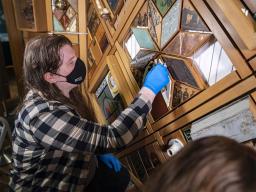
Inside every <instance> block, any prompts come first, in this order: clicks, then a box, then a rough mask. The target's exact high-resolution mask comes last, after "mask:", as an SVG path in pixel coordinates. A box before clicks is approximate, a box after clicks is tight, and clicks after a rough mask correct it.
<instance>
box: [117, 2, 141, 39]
mask: <svg viewBox="0 0 256 192" xmlns="http://www.w3.org/2000/svg"><path fill="white" fill-rule="evenodd" d="M144 2H145V0H138V3H137V4H136V6H135V7H134V10H133V11H132V13H131V15H130V17H129V19H128V20H126V24H125V26H124V27H123V29H122V31H121V32H120V34H119V36H118V37H117V38H116V39H117V41H118V42H123V40H124V38H125V35H127V32H128V31H129V29H130V26H131V24H132V22H133V20H134V19H135V17H136V16H137V14H138V13H139V11H140V10H141V8H142V6H143V5H144Z"/></svg>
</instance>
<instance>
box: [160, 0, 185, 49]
mask: <svg viewBox="0 0 256 192" xmlns="http://www.w3.org/2000/svg"><path fill="white" fill-rule="evenodd" d="M180 13H181V0H177V1H176V2H175V3H174V5H173V6H172V8H171V9H170V10H169V11H168V13H167V14H166V15H165V17H164V18H163V22H162V35H161V48H163V47H164V46H165V45H166V43H167V42H168V41H169V40H170V39H171V38H172V37H173V36H174V35H175V33H177V31H178V30H179V23H180V16H181V14H180Z"/></svg>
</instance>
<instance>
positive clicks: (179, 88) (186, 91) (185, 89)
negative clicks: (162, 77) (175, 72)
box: [172, 81, 200, 108]
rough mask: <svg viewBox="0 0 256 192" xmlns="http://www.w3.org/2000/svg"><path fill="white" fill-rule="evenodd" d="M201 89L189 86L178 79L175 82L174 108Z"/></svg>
mask: <svg viewBox="0 0 256 192" xmlns="http://www.w3.org/2000/svg"><path fill="white" fill-rule="evenodd" d="M199 91H200V89H198V88H195V87H192V86H189V85H187V84H184V83H182V82H178V81H176V82H174V86H173V97H172V108H175V107H177V106H178V105H180V104H181V103H183V102H184V101H186V100H188V99H189V98H191V97H192V96H193V95H195V94H196V93H198V92H199Z"/></svg>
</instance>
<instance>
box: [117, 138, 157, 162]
mask: <svg viewBox="0 0 256 192" xmlns="http://www.w3.org/2000/svg"><path fill="white" fill-rule="evenodd" d="M153 142H156V138H155V136H154V135H150V136H148V137H147V138H145V139H143V140H142V141H139V142H138V143H135V144H134V145H129V146H127V148H125V149H124V150H122V151H120V152H119V153H117V156H118V157H120V158H122V157H123V156H126V155H128V154H129V153H132V152H133V151H136V150H138V149H140V148H141V147H143V146H146V145H149V144H151V143H153Z"/></svg>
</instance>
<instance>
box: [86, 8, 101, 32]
mask: <svg viewBox="0 0 256 192" xmlns="http://www.w3.org/2000/svg"><path fill="white" fill-rule="evenodd" d="M99 25H100V19H99V17H98V15H97V13H96V10H95V9H94V8H93V5H91V6H90V8H89V12H88V21H87V28H88V29H89V31H90V33H91V36H95V34H96V31H97V29H98V27H99Z"/></svg>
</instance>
